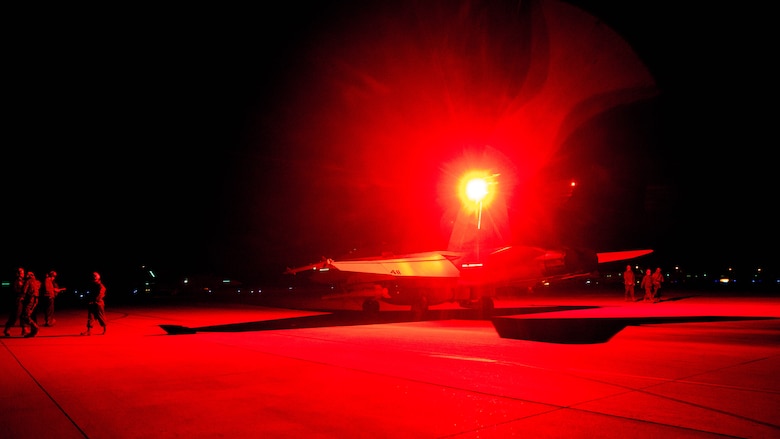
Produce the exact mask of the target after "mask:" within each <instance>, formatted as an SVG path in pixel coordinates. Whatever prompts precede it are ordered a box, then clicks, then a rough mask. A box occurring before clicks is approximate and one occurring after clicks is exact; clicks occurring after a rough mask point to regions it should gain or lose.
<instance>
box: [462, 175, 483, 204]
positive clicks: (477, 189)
mask: <svg viewBox="0 0 780 439" xmlns="http://www.w3.org/2000/svg"><path fill="white" fill-rule="evenodd" d="M487 194H488V184H487V182H486V181H485V179H484V178H473V179H471V180H469V181H468V182H467V183H466V197H468V199H469V200H472V201H474V202H476V203H479V202H480V201H482V199H484V198H485V196H487Z"/></svg>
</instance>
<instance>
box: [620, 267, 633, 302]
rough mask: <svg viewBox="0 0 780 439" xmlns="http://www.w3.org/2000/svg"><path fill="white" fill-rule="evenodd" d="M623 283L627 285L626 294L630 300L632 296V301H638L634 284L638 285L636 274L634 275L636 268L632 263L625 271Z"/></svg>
mask: <svg viewBox="0 0 780 439" xmlns="http://www.w3.org/2000/svg"><path fill="white" fill-rule="evenodd" d="M623 285H625V296H626V300H628V298H629V296H630V297H631V301H632V302H636V297H634V286H635V285H636V276H634V270H632V269H631V265H626V271H624V272H623Z"/></svg>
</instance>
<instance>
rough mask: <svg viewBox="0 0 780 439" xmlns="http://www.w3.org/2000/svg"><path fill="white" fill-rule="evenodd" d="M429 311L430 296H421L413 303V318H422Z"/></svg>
mask: <svg viewBox="0 0 780 439" xmlns="http://www.w3.org/2000/svg"><path fill="white" fill-rule="evenodd" d="M427 312H428V298H427V297H425V296H420V297H419V298H418V299H417V301H416V302H415V303H414V304H413V305H412V318H414V320H422V319H423V317H425V313H427Z"/></svg>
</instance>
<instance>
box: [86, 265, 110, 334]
mask: <svg viewBox="0 0 780 439" xmlns="http://www.w3.org/2000/svg"><path fill="white" fill-rule="evenodd" d="M92 282H93V288H94V289H95V293H94V294H95V296H94V298H93V299H92V300H90V301H89V303H88V304H87V330H86V331H84V332H82V333H81V335H92V326H93V325H94V322H95V321H96V320H97V322H98V324H99V325H100V326H101V327H102V328H103V332H102V333H101V335H103V334H105V333H106V304H105V298H106V286H105V285H103V281H102V280H101V279H100V273H98V272H97V271H96V272H94V273H92Z"/></svg>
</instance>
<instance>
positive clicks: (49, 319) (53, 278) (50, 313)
mask: <svg viewBox="0 0 780 439" xmlns="http://www.w3.org/2000/svg"><path fill="white" fill-rule="evenodd" d="M63 291H65V288H60V286H59V284H58V283H57V272H56V271H54V270H52V271H50V272H48V273H47V274H46V279H44V280H43V285H42V291H41V297H40V303H39V304H38V307H37V308H35V314H33V320H35V323H38V314H43V326H54V323H55V322H56V320H55V319H54V299H55V298H56V297H57V295H58V294H60V293H61V292H63Z"/></svg>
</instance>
